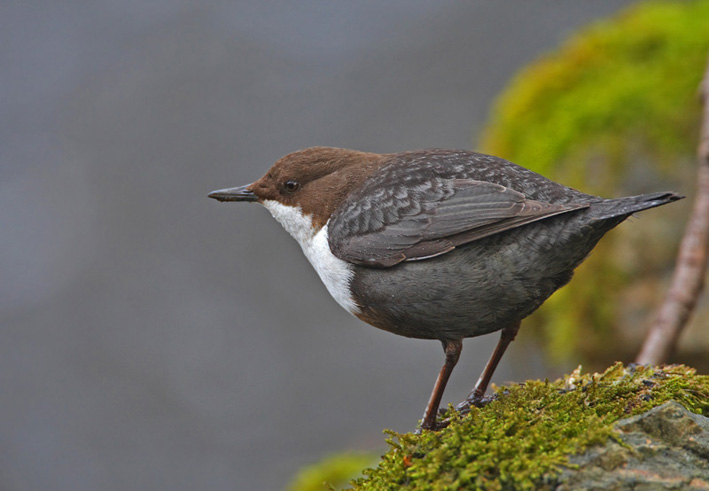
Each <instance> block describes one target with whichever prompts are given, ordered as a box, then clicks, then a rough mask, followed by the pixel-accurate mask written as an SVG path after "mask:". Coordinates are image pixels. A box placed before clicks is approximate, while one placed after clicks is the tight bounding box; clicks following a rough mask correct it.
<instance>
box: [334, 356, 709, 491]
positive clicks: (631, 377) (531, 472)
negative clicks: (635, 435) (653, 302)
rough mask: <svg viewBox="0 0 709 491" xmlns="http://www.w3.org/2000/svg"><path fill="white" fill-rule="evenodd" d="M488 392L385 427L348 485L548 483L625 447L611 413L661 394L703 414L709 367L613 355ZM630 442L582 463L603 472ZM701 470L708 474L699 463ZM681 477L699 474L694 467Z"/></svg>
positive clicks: (505, 486)
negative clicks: (431, 424)
mask: <svg viewBox="0 0 709 491" xmlns="http://www.w3.org/2000/svg"><path fill="white" fill-rule="evenodd" d="M497 396H498V397H497V399H496V400H494V401H493V402H491V403H490V404H488V405H487V406H485V407H483V408H473V409H472V410H471V412H470V413H469V414H468V415H466V416H460V415H458V414H457V413H455V412H453V413H452V414H449V417H450V424H449V425H448V426H447V427H446V428H444V429H443V430H441V431H438V432H424V433H423V434H420V435H417V434H413V433H406V434H397V433H393V432H390V435H391V438H390V439H389V440H388V443H389V445H390V446H391V449H390V450H389V451H388V452H387V453H386V454H385V455H384V456H383V457H382V459H381V461H380V463H379V465H378V466H377V467H376V468H374V469H367V470H365V471H364V474H365V477H363V478H360V479H357V480H355V481H353V482H352V484H351V486H352V487H351V488H348V489H353V490H377V491H382V490H392V491H394V490H432V491H433V490H459V489H466V490H468V489H481V490H533V489H555V488H556V487H557V486H559V485H561V484H563V483H564V482H570V481H569V480H570V479H571V477H569V476H572V475H573V473H574V469H575V468H577V467H578V466H579V462H580V460H579V456H580V455H583V454H584V453H585V452H587V451H589V449H598V448H601V447H600V446H601V445H605V444H606V443H608V442H610V443H612V444H613V445H616V447H617V448H618V449H621V450H622V449H625V448H628V443H627V442H624V440H623V438H622V435H621V434H620V433H619V430H618V429H616V428H615V425H616V423H618V421H619V420H622V419H624V418H629V417H632V416H635V415H639V414H643V413H645V412H647V411H649V410H651V409H652V408H655V407H658V406H662V405H663V404H664V403H666V402H668V401H675V402H676V403H677V404H679V405H681V406H682V407H683V408H686V409H687V410H688V411H691V412H692V413H694V414H698V415H703V416H709V376H705V375H696V373H695V371H694V370H693V369H691V368H688V367H685V366H682V365H673V366H668V367H664V368H651V367H643V366H629V367H625V366H623V365H622V364H616V365H614V366H612V367H611V368H609V369H608V370H607V371H606V372H604V373H602V374H597V373H594V374H581V373H580V370H576V371H574V372H573V373H572V374H571V375H569V376H567V377H564V378H563V379H559V380H557V381H555V382H549V381H528V382H525V383H524V384H520V385H517V386H512V387H502V388H498V389H497ZM633 424H634V425H635V426H633ZM639 426H642V424H641V423H637V421H636V422H632V420H631V422H627V421H626V422H625V423H624V426H623V428H624V430H623V431H625V432H626V433H628V432H631V430H633V429H637V428H638V427H639ZM648 431H649V430H648ZM707 435H709V433H707ZM689 436H691V435H689ZM705 451H709V446H707V448H706V449H705ZM633 452H634V451H629V452H628V454H627V455H626V454H623V453H622V452H619V451H617V452H615V453H613V452H610V453H606V454H604V455H605V457H603V458H597V459H595V460H594V458H593V457H590V458H589V459H588V460H589V462H591V463H592V466H591V467H593V466H594V465H595V466H596V467H599V468H601V469H602V471H603V472H610V470H611V468H613V467H614V466H615V467H619V466H621V465H622V464H623V463H624V462H627V461H628V460H629V457H628V455H630V454H633ZM700 452H701V449H700ZM633 455H634V454H633ZM614 456H615V457H617V458H615V459H614ZM598 462H601V463H603V462H605V464H606V466H607V467H608V469H605V470H603V465H601V464H598ZM592 471H593V469H592ZM603 472H602V473H603ZM591 473H592V474H593V472H591ZM703 478H704V479H707V480H709V471H707V473H706V474H705V475H704V476H703ZM691 479H698V481H695V482H701V479H702V477H701V476H694V477H692V478H691ZM688 482H689V481H688ZM323 489H324V488H323ZM571 489H578V488H577V487H572V488H571ZM588 489H594V488H593V487H590V488H588ZM598 489H600V488H598ZM622 489H625V488H622ZM628 489H630V488H628ZM654 489H665V488H660V487H657V488H654ZM667 489H672V488H667Z"/></svg>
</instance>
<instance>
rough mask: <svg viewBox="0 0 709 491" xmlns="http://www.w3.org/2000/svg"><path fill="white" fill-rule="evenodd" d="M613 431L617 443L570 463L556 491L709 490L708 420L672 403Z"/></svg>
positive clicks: (623, 423)
mask: <svg viewBox="0 0 709 491" xmlns="http://www.w3.org/2000/svg"><path fill="white" fill-rule="evenodd" d="M615 429H616V432H617V433H616V435H617V441H616V440H609V442H608V443H607V444H606V445H605V446H594V447H591V448H590V449H588V450H587V451H586V452H584V453H583V454H580V455H576V456H573V457H571V458H570V463H571V464H572V465H573V466H574V467H575V468H572V467H568V468H567V469H565V470H564V471H563V472H562V473H561V474H560V475H559V476H557V478H556V482H557V486H556V490H557V491H566V490H572V489H573V490H585V491H595V490H603V491H610V490H612V491H616V490H617V491H621V490H635V491H639V490H643V491H652V490H666V489H677V490H680V489H681V490H696V491H699V490H706V491H709V418H707V417H704V416H700V415H698V414H694V413H692V412H690V411H687V410H686V409H685V408H684V407H683V406H682V405H680V404H679V403H677V402H674V401H670V402H666V403H665V404H663V405H661V406H658V407H656V408H654V409H651V410H650V411H647V412H646V413H643V414H640V415H638V416H633V417H631V418H627V419H623V420H620V421H618V422H617V423H616V425H615ZM576 466H578V467H576Z"/></svg>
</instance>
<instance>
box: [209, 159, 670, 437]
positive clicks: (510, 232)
mask: <svg viewBox="0 0 709 491" xmlns="http://www.w3.org/2000/svg"><path fill="white" fill-rule="evenodd" d="M208 196H209V197H210V198H214V199H216V200H218V201H222V202H232V201H244V202H254V203H260V204H261V205H263V206H264V207H266V209H268V211H269V212H270V213H271V215H273V217H274V218H275V219H276V220H277V221H278V222H279V223H280V224H281V225H282V226H283V228H284V229H285V230H286V231H287V232H288V233H289V234H290V235H291V236H292V237H293V238H294V239H295V240H296V241H297V242H298V243H299V244H300V246H301V248H302V250H303V253H304V254H305V256H306V257H307V259H308V260H309V261H310V263H311V265H312V266H313V267H314V269H315V271H316V272H317V273H318V275H319V277H320V279H321V280H322V282H323V283H324V284H325V287H326V288H327V290H328V291H329V293H330V294H331V296H332V297H333V298H334V299H335V301H336V302H337V303H338V304H340V305H341V306H342V307H343V308H344V309H345V310H346V311H348V312H349V313H351V314H353V315H354V316H356V317H357V318H359V319H360V320H362V321H364V322H366V323H368V324H370V325H372V326H374V327H377V328H379V329H383V330H385V331H389V332H391V333H394V334H398V335H401V336H406V337H410V338H419V339H433V340H439V341H440V342H441V344H442V346H443V350H444V354H445V359H444V363H443V366H442V367H441V370H440V372H439V374H438V377H437V379H436V382H435V385H434V387H433V390H432V392H431V396H430V398H429V400H428V403H427V404H426V407H425V410H424V414H423V417H422V419H421V424H420V429H421V430H436V429H439V428H440V427H441V426H442V425H443V423H441V422H437V421H436V418H437V415H438V412H439V405H440V403H441V398H442V396H443V392H444V390H445V386H446V383H447V382H448V379H449V377H450V375H451V373H452V371H453V368H454V367H455V365H456V363H457V362H458V359H459V357H460V354H461V350H462V347H463V339H465V338H470V337H476V336H481V335H483V334H488V333H492V332H496V331H500V338H499V341H498V343H497V346H496V347H495V349H494V351H493V353H492V355H491V356H490V358H489V361H488V362H487V364H486V365H485V368H484V370H483V372H482V374H481V375H480V377H479V379H478V381H477V382H476V384H475V385H474V388H473V390H472V392H471V393H470V395H469V396H468V397H467V398H466V399H465V405H473V404H480V402H481V401H482V399H483V397H484V394H485V392H486V390H487V386H488V384H489V383H490V380H491V378H492V376H493V373H494V371H495V368H496V367H497V365H498V363H499V361H500V359H501V358H502V356H503V354H504V352H505V350H506V349H507V347H508V345H509V344H510V343H511V342H512V340H514V338H515V335H516V334H517V331H518V330H519V327H520V323H521V321H522V320H523V319H524V318H525V317H527V316H529V315H530V314H531V313H532V312H534V311H535V310H536V309H537V308H538V307H539V306H540V305H541V304H542V303H543V302H544V301H545V300H546V299H547V298H548V297H549V296H550V295H551V294H552V293H553V292H554V291H556V290H557V289H559V288H560V287H562V286H564V285H565V284H567V283H568V282H569V281H570V280H571V277H572V275H573V271H574V269H575V268H576V267H577V266H578V265H579V264H580V263H581V262H582V261H583V260H584V259H585V258H586V257H587V256H588V255H589V253H590V252H591V250H592V249H593V248H594V246H595V245H596V244H597V242H598V241H599V240H600V239H601V237H603V235H604V234H605V233H606V232H608V231H609V230H611V229H612V228H614V227H615V226H616V225H618V224H620V223H621V222H622V221H624V220H625V219H626V218H628V217H629V216H631V215H632V214H634V213H636V212H639V211H642V210H645V209H648V208H653V207H656V206H661V205H664V204H667V203H670V202H673V201H676V200H678V199H681V198H682V196H679V195H677V194H675V193H673V192H657V193H651V194H643V195H639V196H631V197H623V198H610V199H606V198H601V197H598V196H593V195H590V194H585V193H583V192H581V191H578V190H576V189H573V188H570V187H567V186H564V185H562V184H559V183H556V182H554V181H552V180H550V179H547V178H546V177H544V176H542V175H540V174H537V173H535V172H533V171H530V170H528V169H526V168H524V167H522V166H519V165H517V164H514V163H512V162H509V161H507V160H505V159H502V158H500V157H495V156H492V155H486V154H482V153H477V152H473V151H468V150H447V149H435V148H434V149H423V150H413V151H405V152H400V153H386V154H378V153H371V152H361V151H356V150H348V149H342V148H333V147H311V148H306V149H303V150H298V151H296V152H293V153H290V154H288V155H286V156H284V157H282V158H281V159H279V160H278V161H277V162H276V163H275V164H273V166H272V167H271V168H270V169H269V170H268V171H267V172H266V174H265V175H264V176H263V177H261V178H260V179H258V180H257V181H255V182H253V183H251V184H247V185H244V186H238V187H233V188H226V189H220V190H217V191H213V192H211V193H209V194H208ZM419 431H420V430H419Z"/></svg>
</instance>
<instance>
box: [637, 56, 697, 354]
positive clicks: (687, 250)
mask: <svg viewBox="0 0 709 491" xmlns="http://www.w3.org/2000/svg"><path fill="white" fill-rule="evenodd" d="M701 96H702V102H703V104H704V111H703V117H702V126H701V132H700V135H699V147H698V150H697V156H698V160H699V168H698V169H697V196H696V199H695V201H694V208H693V210H692V215H691V217H690V219H689V222H688V223H687V228H686V229H685V232H684V237H683V238H682V243H681V244H680V248H679V253H678V255H677V265H676V266H675V271H674V276H673V277H672V284H671V285H670V289H669V291H668V292H667V297H666V298H665V301H664V303H663V304H662V306H661V307H660V309H659V310H658V313H657V317H656V318H655V321H654V323H653V325H652V327H651V328H650V332H649V333H648V335H647V337H646V338H645V343H644V344H643V347H642V349H641V350H640V354H639V355H638V357H637V360H636V362H637V363H640V364H651V365H658V364H661V363H666V362H667V360H668V358H669V357H670V355H671V354H672V352H673V351H674V348H675V345H676V343H677V339H678V338H679V335H680V333H681V332H682V329H683V328H684V326H685V325H686V324H687V322H688V321H689V317H690V316H691V314H692V311H693V310H694V307H695V305H696V304H697V299H698V298H699V295H700V294H701V292H702V288H703V287H704V275H705V271H706V268H707V250H708V249H709V64H708V65H707V69H706V71H705V72H704V80H703V81H702V86H701Z"/></svg>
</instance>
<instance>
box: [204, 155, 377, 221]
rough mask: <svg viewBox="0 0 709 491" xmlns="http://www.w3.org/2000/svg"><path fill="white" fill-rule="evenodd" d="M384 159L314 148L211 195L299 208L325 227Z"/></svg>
mask: <svg viewBox="0 0 709 491" xmlns="http://www.w3.org/2000/svg"><path fill="white" fill-rule="evenodd" d="M383 161H384V156H383V155H380V154H375V153H366V152H358V151H356V150H346V149H342V148H332V147H312V148H307V149H305V150H299V151H297V152H293V153H290V154H288V155H286V156H285V157H283V158H281V159H280V160H278V161H277V162H276V163H275V164H273V166H272V167H271V168H270V169H269V170H268V172H266V174H265V175H264V176H263V177H262V178H261V179H259V180H258V181H256V182H254V183H252V184H248V185H246V186H240V187H236V188H230V189H221V190H219V191H214V192H212V193H210V194H209V197H210V198H214V199H217V200H219V201H256V202H259V203H262V204H268V202H277V203H280V204H281V205H286V206H290V207H294V208H295V207H297V208H300V210H301V211H302V213H303V214H304V215H309V216H311V217H312V221H313V226H315V227H316V228H320V227H322V226H323V225H324V224H325V223H326V222H327V220H328V218H329V217H330V215H331V214H332V213H333V212H334V211H335V209H336V208H337V206H339V204H340V203H342V201H343V200H344V199H345V197H346V196H347V194H348V193H349V192H350V191H351V190H352V189H353V188H355V187H356V186H358V185H359V184H361V183H362V182H363V181H364V180H365V179H366V178H367V176H369V175H370V174H371V173H372V172H373V171H374V170H376V169H377V168H379V167H380V166H381V165H382V163H383Z"/></svg>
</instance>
